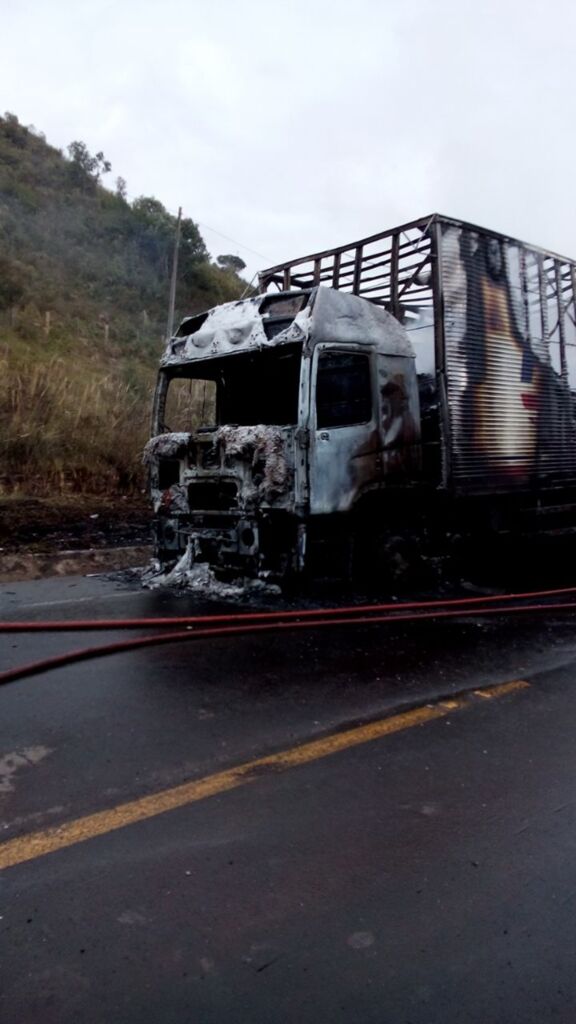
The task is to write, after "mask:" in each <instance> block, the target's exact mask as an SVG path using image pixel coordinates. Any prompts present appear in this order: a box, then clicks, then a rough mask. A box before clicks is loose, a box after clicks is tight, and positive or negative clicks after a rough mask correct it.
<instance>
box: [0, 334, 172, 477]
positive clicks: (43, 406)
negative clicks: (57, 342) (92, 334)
mask: <svg viewBox="0 0 576 1024" xmlns="http://www.w3.org/2000/svg"><path fill="white" fill-rule="evenodd" d="M153 380H154V370H153V369H152V367H151V366H142V365H141V364H140V363H139V362H138V361H136V360H134V361H132V362H127V361H126V360H124V361H120V360H118V361H114V362H111V363H110V365H106V364H103V362H102V361H101V360H98V358H97V357H95V356H94V355H93V354H92V353H90V352H85V351H82V349H81V348H80V350H79V351H78V352H76V353H75V354H74V353H71V354H70V355H63V354H52V355H51V354H50V353H49V352H48V351H46V350H42V349H41V348H40V349H39V348H38V347H37V345H25V344H23V343H22V342H20V343H17V342H16V341H15V340H14V339H12V340H11V341H8V343H7V344H6V345H5V346H3V347H0V491H1V492H3V493H5V494H6V493H12V492H22V493H26V494H28V493H30V494H33V493H36V494H53V493H55V492H56V493H66V492H73V491H76V492H80V493H86V494H101V493H105V492H108V491H114V492H124V493H126V492H128V491H130V490H134V489H136V488H138V487H141V486H142V484H143V476H142V468H141V460H140V453H141V451H142V447H143V445H144V444H145V441H146V438H147V435H148V428H149V411H150V392H151V388H152V385H153Z"/></svg>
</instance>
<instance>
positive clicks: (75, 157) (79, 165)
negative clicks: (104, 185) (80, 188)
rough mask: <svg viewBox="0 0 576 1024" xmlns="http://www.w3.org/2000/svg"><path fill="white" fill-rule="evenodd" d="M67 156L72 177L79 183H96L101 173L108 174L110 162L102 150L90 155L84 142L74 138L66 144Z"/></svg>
mask: <svg viewBox="0 0 576 1024" xmlns="http://www.w3.org/2000/svg"><path fill="white" fill-rule="evenodd" d="M68 156H69V157H70V161H71V164H72V177H73V179H74V180H75V181H76V183H77V184H79V185H84V184H87V183H88V182H89V183H90V184H92V185H95V184H98V182H99V181H100V177H101V175H102V174H109V172H110V171H111V170H112V164H111V163H110V161H109V160H107V159H106V157H105V156H104V153H103V152H102V150H100V152H99V153H96V155H95V156H92V154H91V153H90V151H89V149H88V147H87V145H86V143H85V142H81V141H80V140H78V139H77V140H75V141H74V142H71V143H70V145H69V146H68Z"/></svg>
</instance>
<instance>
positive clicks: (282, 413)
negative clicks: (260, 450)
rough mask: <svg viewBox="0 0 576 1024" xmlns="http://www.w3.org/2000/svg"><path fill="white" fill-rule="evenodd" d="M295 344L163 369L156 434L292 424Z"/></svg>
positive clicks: (295, 390) (298, 353)
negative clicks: (162, 388)
mask: <svg viewBox="0 0 576 1024" xmlns="http://www.w3.org/2000/svg"><path fill="white" fill-rule="evenodd" d="M301 356H302V346H301V345H283V346H279V347H278V348H273V349H266V350H264V351H259V352H245V353H242V354H238V355H233V356H225V357H223V358H220V359H212V360H207V361H205V362H198V363H188V364H186V365H182V366H178V367H173V368H171V369H170V370H168V371H164V375H165V377H167V386H166V383H165V387H166V393H165V400H164V403H160V406H161V405H162V404H163V406H164V408H163V409H162V408H161V407H160V408H159V433H164V432H166V431H169V432H175V431H185V432H193V431H197V430H213V429H214V428H215V427H217V426H223V425H224V424H231V425H235V426H253V425H255V424H259V423H265V424H269V425H271V426H272V425H274V426H294V425H296V424H297V422H298V393H299V383H300V363H301Z"/></svg>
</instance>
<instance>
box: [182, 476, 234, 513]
mask: <svg viewBox="0 0 576 1024" xmlns="http://www.w3.org/2000/svg"><path fill="white" fill-rule="evenodd" d="M188 503H189V505H190V511H191V512H196V511H215V512H229V511H231V509H234V508H236V507H237V504H238V488H237V487H236V484H235V483H232V482H231V481H229V480H194V481H193V483H191V484H189V486H188Z"/></svg>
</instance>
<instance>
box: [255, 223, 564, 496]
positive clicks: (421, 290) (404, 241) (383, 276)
mask: <svg viewBox="0 0 576 1024" xmlns="http://www.w3.org/2000/svg"><path fill="white" fill-rule="evenodd" d="M444 226H452V227H458V228H464V229H467V230H469V231H473V232H478V233H479V234H481V235H484V236H489V237H492V238H496V239H498V240H500V241H503V242H508V243H514V244H515V245H517V246H518V248H519V251H520V260H521V269H520V273H521V280H522V286H523V291H524V303H525V308H526V317H527V329H528V330H530V317H529V308H528V307H529V301H530V299H529V293H533V291H534V288H535V291H536V293H537V294H538V293H539V306H540V316H541V323H542V333H543V342H544V343H545V345H546V349H547V352H548V359H549V360H550V356H551V342H552V340H553V336H554V335H555V334H556V332H557V334H558V336H557V338H556V337H554V342H555V343H556V341H557V343H558V346H559V355H560V376H561V378H562V380H563V382H564V383H565V385H566V387H567V388H570V387H571V390H572V391H573V392H576V379H575V380H572V381H569V375H570V368H569V364H568V359H567V355H566V346H567V344H572V345H574V342H571V343H570V342H568V341H567V331H566V325H567V320H568V319H569V320H570V321H571V322H572V325H575V329H576V262H575V261H573V260H570V259H567V258H566V257H563V256H559V255H558V254H556V253H554V252H549V251H546V250H545V249H541V248H538V247H537V246H533V245H528V244H527V243H525V242H520V241H518V240H517V239H514V238H512V237H511V236H509V235H504V234H501V233H499V232H496V231H491V230H487V229H486V228H481V227H478V226H477V225H475V224H470V223H467V222H465V221H459V220H455V219H454V218H452V217H445V216H443V215H442V214H438V213H433V214H431V215H430V216H428V217H421V218H419V219H418V220H413V221H410V222H409V223H407V224H402V225H400V227H397V228H391V229H390V230H388V231H382V232H379V233H378V234H375V235H370V236H368V237H367V238H362V239H359V240H358V241H355V242H351V243H349V244H348V245H341V246H338V247H336V248H334V249H326V250H324V251H323V252H317V253H313V254H312V255H310V256H304V257H301V258H299V259H294V260H288V261H287V262H286V263H281V264H278V265H277V266H275V267H270V268H268V269H266V270H263V271H262V272H261V273H260V275H259V290H260V291H261V292H266V291H268V289H270V288H273V287H276V288H278V289H279V290H280V291H289V290H290V289H292V288H298V289H304V288H312V287H314V286H317V285H324V286H326V287H330V288H336V289H339V290H342V291H347V292H352V294H354V295H360V296H361V297H363V298H366V299H369V300H370V301H371V302H374V303H375V304H377V305H379V306H383V307H384V308H385V309H386V310H387V311H388V312H389V313H392V315H393V316H395V317H396V318H397V319H398V320H400V322H403V321H404V319H405V313H406V312H407V311H408V310H410V309H414V308H415V307H420V308H426V307H427V308H431V309H432V310H433V315H434V337H435V352H436V379H437V386H438V391H439V394H440V396H441V399H442V400H441V402H440V408H441V410H442V412H441V423H440V429H441V434H442V446H441V447H442V457H443V465H442V477H443V481H444V483H446V482H447V481H448V480H449V478H450V471H451V467H450V464H449V463H450V452H451V447H450V443H449V442H450V436H449V435H450V422H449V416H448V414H447V410H448V404H447V396H446V369H445V336H444V328H445V324H444V298H443V285H442V267H441V262H442V261H441V259H440V254H441V244H442V229H443V227H444ZM527 254H530V255H532V256H533V257H534V259H535V263H536V267H537V279H536V280H535V281H533V282H530V281H529V280H528V273H527V267H526V256H527ZM551 306H552V308H551ZM551 314H552V315H551ZM572 336H574V332H572Z"/></svg>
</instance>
